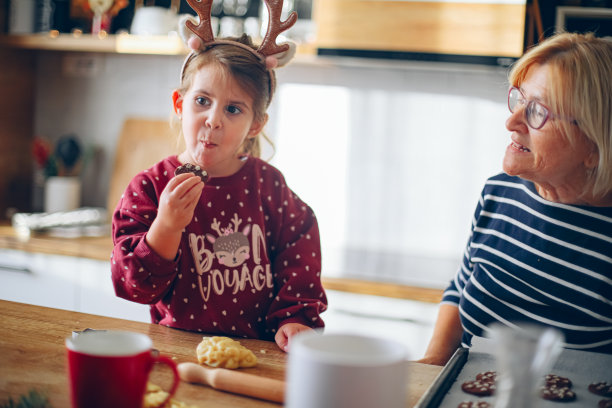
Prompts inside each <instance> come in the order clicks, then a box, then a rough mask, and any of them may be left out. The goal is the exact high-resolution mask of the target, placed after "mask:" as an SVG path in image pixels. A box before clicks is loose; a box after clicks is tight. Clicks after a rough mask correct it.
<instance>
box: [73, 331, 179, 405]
mask: <svg viewBox="0 0 612 408" xmlns="http://www.w3.org/2000/svg"><path fill="white" fill-rule="evenodd" d="M152 346H153V342H152V341H151V339H150V338H149V337H148V336H146V335H144V334H141V333H133V332H127V331H112V330H109V331H86V332H83V333H81V334H78V335H76V336H75V337H73V338H68V339H66V350H67V355H68V375H69V379H70V391H71V399H72V406H73V407H74V408H96V407H105V408H108V407H113V408H141V407H142V403H143V398H144V395H145V392H146V387H147V381H148V379H149V374H150V373H151V370H152V369H153V366H154V364H155V363H162V364H166V365H168V366H169V367H170V368H171V369H172V372H173V374H174V382H173V384H172V387H171V389H170V391H169V395H168V398H167V399H166V401H164V403H166V402H167V401H168V400H169V399H170V397H172V396H173V395H174V393H175V392H176V388H177V387H178V384H179V375H178V371H177V369H176V363H175V362H174V361H172V359H170V358H169V357H165V356H160V355H157V353H154V352H153V350H152Z"/></svg>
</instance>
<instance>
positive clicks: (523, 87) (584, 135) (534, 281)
mask: <svg viewBox="0 0 612 408" xmlns="http://www.w3.org/2000/svg"><path fill="white" fill-rule="evenodd" d="M510 83H511V85H512V86H511V87H510V90H509V92H508V108H509V109H510V112H511V115H510V117H509V118H508V120H507V121H506V128H507V129H508V130H509V131H510V139H511V141H510V144H509V145H508V147H507V149H506V153H505V156H504V160H503V170H504V173H502V174H499V175H497V176H495V177H492V178H490V179H489V180H488V181H487V183H486V184H485V186H484V189H483V191H482V195H481V196H480V200H479V202H478V205H477V207H476V211H475V214H474V218H473V220H472V229H471V234H470V237H469V240H468V243H467V247H466V248H465V252H464V256H463V262H462V265H461V267H460V268H459V271H458V272H457V274H456V276H455V278H454V279H453V280H452V281H451V283H450V285H449V287H448V288H447V289H446V291H445V292H444V297H443V300H442V303H441V305H440V309H439V314H438V319H437V322H436V325H435V328H434V333H433V337H432V340H431V342H430V344H429V347H428V349H427V351H426V353H425V356H424V358H423V359H421V360H420V361H421V362H425V363H430V364H439V365H443V364H445V363H446V362H447V361H448V359H449V358H450V356H451V355H452V353H453V352H454V350H455V349H456V348H457V347H458V346H459V345H463V346H470V344H471V340H472V337H473V336H481V337H484V336H485V333H486V329H487V326H488V325H489V324H491V323H493V322H501V323H502V324H504V325H506V326H510V327H515V326H516V325H517V324H520V322H532V323H534V322H535V323H540V324H543V325H547V326H552V327H555V328H557V329H559V330H561V331H562V332H563V334H564V335H565V347H568V348H574V349H580V350H590V351H597V352H604V353H612V41H608V40H604V39H601V38H596V37H594V36H593V35H590V34H588V35H581V34H568V33H564V34H559V35H556V36H554V37H551V38H549V39H547V40H546V41H544V42H543V43H541V44H540V45H538V46H537V47H535V48H533V49H531V50H529V51H528V52H527V53H526V54H525V55H524V56H523V57H522V58H521V59H520V60H519V61H518V62H517V63H516V64H515V65H514V67H513V68H512V70H511V72H510Z"/></svg>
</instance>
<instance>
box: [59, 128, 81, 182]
mask: <svg viewBox="0 0 612 408" xmlns="http://www.w3.org/2000/svg"><path fill="white" fill-rule="evenodd" d="M55 156H56V157H57V158H58V159H59V161H60V163H59V164H60V166H61V169H62V173H66V174H71V173H72V170H73V169H74V167H75V166H76V165H77V164H78V162H79V160H80V158H81V144H80V143H79V141H78V140H77V138H76V137H75V136H73V135H67V136H63V137H62V138H60V139H59V140H58V141H57V146H56V147H55ZM61 175H63V174H61Z"/></svg>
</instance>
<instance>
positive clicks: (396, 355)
mask: <svg viewBox="0 0 612 408" xmlns="http://www.w3.org/2000/svg"><path fill="white" fill-rule="evenodd" d="M407 358H408V355H407V351H406V348H405V347H404V346H403V345H402V344H400V343H397V342H395V341H392V340H387V339H382V338H375V337H366V336H361V335H354V334H320V333H318V332H302V333H299V334H298V335H296V336H295V337H293V338H292V340H291V344H290V349H289V362H288V367H287V385H286V387H287V388H286V400H285V402H286V407H287V408H312V407H317V408H344V407H346V408H349V407H350V408H366V407H367V408H371V407H385V408H395V407H397V408H405V406H406V401H407V381H406V374H407V373H406V369H407Z"/></svg>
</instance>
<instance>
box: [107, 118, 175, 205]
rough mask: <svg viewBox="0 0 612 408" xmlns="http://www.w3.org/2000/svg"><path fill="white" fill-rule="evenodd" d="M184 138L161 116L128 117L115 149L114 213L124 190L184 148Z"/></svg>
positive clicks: (111, 202) (110, 200)
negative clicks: (148, 169) (134, 178)
mask: <svg viewBox="0 0 612 408" xmlns="http://www.w3.org/2000/svg"><path fill="white" fill-rule="evenodd" d="M184 146H185V144H184V141H183V138H182V137H181V136H180V135H179V132H178V130H174V129H171V127H170V124H169V121H167V120H161V119H145V118H127V119H126V120H125V122H124V124H123V128H122V129H121V135H120V136H119V140H118V141H117V149H116V151H115V163H114V166H113V174H112V176H111V180H110V187H109V193H108V201H107V209H108V212H109V215H110V216H112V213H113V211H114V210H115V207H116V206H117V203H118V202H119V198H120V197H121V194H123V192H124V191H125V188H126V187H127V185H128V184H129V182H130V180H132V178H133V177H134V176H135V175H136V174H138V173H139V172H141V171H143V170H145V169H147V168H149V167H151V166H152V165H153V164H155V163H157V162H158V161H160V160H161V159H163V158H165V157H168V156H170V155H172V154H177V153H180V152H182V151H183V150H184Z"/></svg>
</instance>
